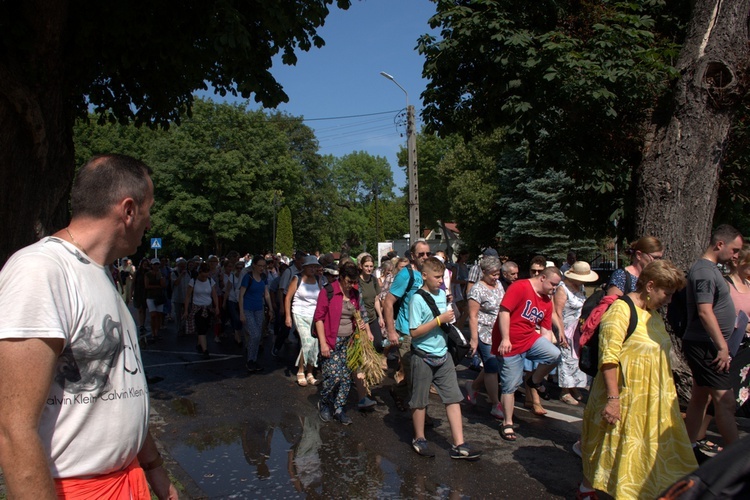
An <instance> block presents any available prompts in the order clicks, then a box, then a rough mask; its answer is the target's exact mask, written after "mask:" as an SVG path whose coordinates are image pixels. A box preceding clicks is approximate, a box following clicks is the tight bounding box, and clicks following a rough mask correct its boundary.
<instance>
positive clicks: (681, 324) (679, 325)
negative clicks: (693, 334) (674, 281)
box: [667, 287, 688, 338]
mask: <svg viewBox="0 0 750 500" xmlns="http://www.w3.org/2000/svg"><path fill="white" fill-rule="evenodd" d="M667 322H668V323H669V326H670V327H672V333H674V334H675V336H676V337H678V338H682V336H683V335H685V330H687V322H688V313H687V287H685V288H683V289H682V290H677V291H676V292H675V293H674V295H672V302H670V303H669V306H667Z"/></svg>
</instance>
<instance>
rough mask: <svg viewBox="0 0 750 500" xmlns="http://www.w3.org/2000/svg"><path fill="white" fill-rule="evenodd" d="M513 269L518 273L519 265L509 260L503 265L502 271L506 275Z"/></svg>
mask: <svg viewBox="0 0 750 500" xmlns="http://www.w3.org/2000/svg"><path fill="white" fill-rule="evenodd" d="M511 269H515V270H516V271H518V264H516V263H515V262H513V261H512V260H508V261H505V264H503V267H502V269H501V270H502V271H503V272H504V273H508V272H510V270H511Z"/></svg>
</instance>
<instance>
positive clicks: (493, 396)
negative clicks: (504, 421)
mask: <svg viewBox="0 0 750 500" xmlns="http://www.w3.org/2000/svg"><path fill="white" fill-rule="evenodd" d="M482 373H484V371H482ZM484 386H485V388H486V389H487V397H489V398H490V403H492V407H493V408H494V407H495V406H497V403H498V402H499V399H498V396H497V394H498V392H499V391H498V386H497V373H485V374H484Z"/></svg>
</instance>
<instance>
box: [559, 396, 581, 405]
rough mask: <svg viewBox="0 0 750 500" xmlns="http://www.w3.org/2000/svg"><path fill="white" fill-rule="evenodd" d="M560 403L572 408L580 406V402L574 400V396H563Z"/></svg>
mask: <svg viewBox="0 0 750 500" xmlns="http://www.w3.org/2000/svg"><path fill="white" fill-rule="evenodd" d="M560 401H562V402H563V403H565V404H569V405H570V406H578V400H577V399H576V398H574V397H573V395H572V394H563V395H562V396H561V397H560Z"/></svg>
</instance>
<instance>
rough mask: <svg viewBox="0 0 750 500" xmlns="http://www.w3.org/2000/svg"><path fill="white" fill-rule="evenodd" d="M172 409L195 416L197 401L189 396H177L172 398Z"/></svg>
mask: <svg viewBox="0 0 750 500" xmlns="http://www.w3.org/2000/svg"><path fill="white" fill-rule="evenodd" d="M172 409H173V410H174V411H176V412H177V413H179V414H181V415H188V416H194V415H195V403H193V402H192V401H191V400H190V399H188V398H176V399H173V400H172Z"/></svg>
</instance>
